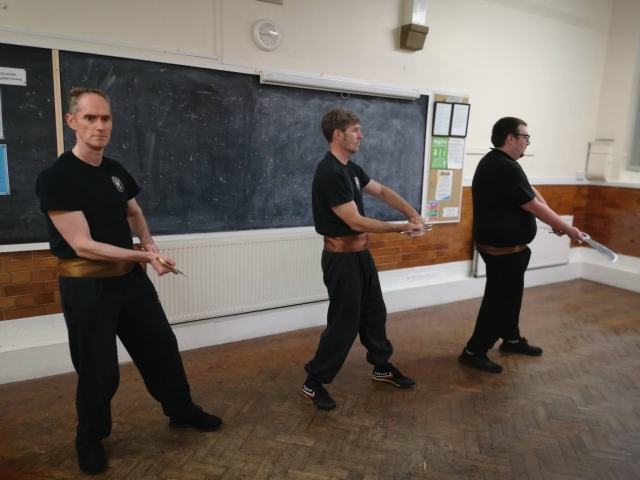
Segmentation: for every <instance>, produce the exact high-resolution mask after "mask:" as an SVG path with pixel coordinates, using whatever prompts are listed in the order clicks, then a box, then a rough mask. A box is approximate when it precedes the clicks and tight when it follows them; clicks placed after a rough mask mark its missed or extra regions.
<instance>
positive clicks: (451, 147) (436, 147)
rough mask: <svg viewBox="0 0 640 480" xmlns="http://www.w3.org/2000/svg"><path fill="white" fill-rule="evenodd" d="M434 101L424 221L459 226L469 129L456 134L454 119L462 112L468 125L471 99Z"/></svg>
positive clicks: (439, 96)
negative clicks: (447, 122)
mask: <svg viewBox="0 0 640 480" xmlns="http://www.w3.org/2000/svg"><path fill="white" fill-rule="evenodd" d="M434 101H435V103H434V118H433V128H434V135H432V136H431V139H430V144H429V164H428V166H429V168H428V172H429V173H428V180H427V202H426V205H425V212H424V219H425V220H426V221H427V222H428V223H453V222H459V221H460V218H461V215H462V212H461V207H462V168H463V166H464V156H465V137H466V125H463V126H462V127H460V125H458V127H457V130H458V131H454V130H455V129H456V127H455V121H454V120H452V119H451V116H452V114H453V112H459V111H462V112H463V113H466V122H467V124H468V114H469V111H470V109H471V106H470V105H469V98H468V97H457V98H452V97H451V96H449V95H440V94H437V95H435V97H434ZM440 102H442V103H440ZM439 103H440V104H439ZM446 104H450V106H449V105H446ZM456 105H459V107H456ZM439 107H441V109H440V108H439ZM442 112H444V115H440V118H436V114H437V113H438V114H442ZM446 115H449V117H448V118H449V120H448V121H449V127H448V128H446V118H447V117H446ZM458 120H460V119H459V118H458ZM463 120H464V119H463ZM458 123H460V122H458ZM462 123H464V121H463V122H462ZM443 124H444V125H445V127H444V129H443ZM452 125H453V128H452ZM461 129H462V130H464V132H463V134H461V133H460V130H461ZM452 133H454V134H453V135H452Z"/></svg>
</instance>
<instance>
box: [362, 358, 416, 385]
mask: <svg viewBox="0 0 640 480" xmlns="http://www.w3.org/2000/svg"><path fill="white" fill-rule="evenodd" d="M371 378H373V379H374V380H378V381H379V382H389V383H393V384H394V385H395V386H396V387H401V388H409V387H413V386H414V385H415V384H416V381H415V380H413V379H412V378H409V377H405V376H404V375H403V374H402V373H400V370H398V369H397V368H396V367H394V366H393V365H391V364H390V363H387V364H386V365H382V366H380V367H373V373H372V374H371Z"/></svg>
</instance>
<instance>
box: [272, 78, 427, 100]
mask: <svg viewBox="0 0 640 480" xmlns="http://www.w3.org/2000/svg"><path fill="white" fill-rule="evenodd" d="M260 83H266V84H270V85H282V86H284V87H303V88H311V89H313V90H327V91H330V92H341V93H357V94H359V95H372V96H375V97H390V98H402V99H406V100H416V99H418V98H420V92H419V91H418V90H415V89H410V88H397V87H387V86H384V85H377V84H375V83H367V82H362V81H358V80H349V79H346V78H338V77H325V76H324V75H308V74H302V73H282V72H266V71H260Z"/></svg>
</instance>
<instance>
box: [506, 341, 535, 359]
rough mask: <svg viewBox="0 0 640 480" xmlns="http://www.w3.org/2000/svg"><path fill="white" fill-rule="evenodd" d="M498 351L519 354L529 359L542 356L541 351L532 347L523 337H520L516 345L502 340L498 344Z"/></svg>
mask: <svg viewBox="0 0 640 480" xmlns="http://www.w3.org/2000/svg"><path fill="white" fill-rule="evenodd" d="M500 351H501V352H513V353H519V354H521V355H529V356H531V357H539V356H540V355H542V349H541V348H539V347H532V346H531V345H529V342H527V339H526V338H524V337H522V338H521V339H520V341H519V342H518V343H511V342H509V341H507V340H503V341H502V343H501V344H500Z"/></svg>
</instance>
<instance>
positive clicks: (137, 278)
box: [60, 265, 193, 440]
mask: <svg viewBox="0 0 640 480" xmlns="http://www.w3.org/2000/svg"><path fill="white" fill-rule="evenodd" d="M60 295H61V299H62V310H63V313H64V318H65V322H66V324H67V330H68V331H69V347H70V350H71V360H72V361H73V366H74V367H75V370H76V372H78V389H77V392H76V409H77V412H78V429H77V431H78V437H80V438H82V439H90V440H100V439H103V438H106V437H108V436H109V434H110V433H111V399H112V398H113V396H114V395H115V393H116V390H117V388H118V383H119V381H120V372H119V368H118V354H117V350H116V335H117V336H118V337H119V338H120V340H121V341H122V343H123V345H124V346H125V348H126V349H127V351H128V352H129V354H130V355H131V358H132V359H133V361H134V363H135V364H136V366H137V367H138V370H140V374H141V375H142V379H143V380H144V383H145V386H146V387H147V389H148V390H149V393H150V394H151V395H152V396H153V398H155V399H156V400H158V401H159V402H160V403H161V404H162V409H163V411H164V413H165V415H168V416H174V415H180V413H181V412H182V413H183V412H185V411H188V410H189V409H190V408H193V406H192V405H193V402H192V401H191V395H190V390H189V383H188V382H187V377H186V375H185V372H184V367H183V365H182V359H181V358H180V352H179V351H178V342H177V341H176V337H175V335H174V333H173V330H171V327H170V325H169V322H168V321H167V317H166V315H165V313H164V310H163V309H162V305H160V300H159V299H158V294H157V293H156V291H155V289H154V287H153V284H152V283H151V281H150V280H149V278H148V277H147V274H146V273H145V272H144V270H143V269H142V267H140V265H136V266H135V268H134V269H133V270H132V271H131V272H129V273H128V274H126V275H123V276H121V277H111V278H77V277H60Z"/></svg>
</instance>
